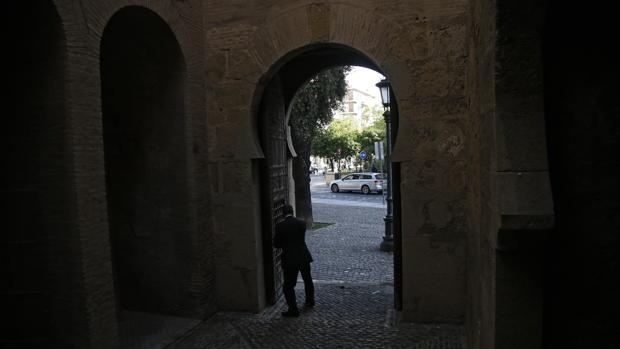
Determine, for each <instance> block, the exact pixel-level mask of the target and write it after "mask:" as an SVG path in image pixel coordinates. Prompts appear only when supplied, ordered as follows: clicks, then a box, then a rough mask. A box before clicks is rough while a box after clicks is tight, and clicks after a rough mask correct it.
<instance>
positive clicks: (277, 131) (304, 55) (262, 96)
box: [254, 44, 402, 308]
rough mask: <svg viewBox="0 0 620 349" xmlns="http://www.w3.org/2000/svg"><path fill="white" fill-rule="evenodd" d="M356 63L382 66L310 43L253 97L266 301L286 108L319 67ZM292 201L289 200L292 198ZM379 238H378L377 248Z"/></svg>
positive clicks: (280, 200)
mask: <svg viewBox="0 0 620 349" xmlns="http://www.w3.org/2000/svg"><path fill="white" fill-rule="evenodd" d="M345 65H347V66H348V65H350V66H361V67H367V68H370V69H372V70H375V71H378V72H381V69H380V68H379V67H378V66H377V65H376V64H375V63H374V62H373V61H372V60H371V59H369V58H368V57H367V56H365V55H364V54H363V53H361V52H359V51H357V50H354V49H352V48H350V47H346V46H343V45H335V44H321V45H312V46H308V47H304V48H301V49H299V50H296V51H294V52H291V53H290V54H288V55H287V56H285V57H284V58H282V59H281V60H280V61H279V62H277V63H276V64H275V65H274V67H273V68H272V70H271V71H270V72H269V73H268V74H267V76H265V77H263V79H262V80H261V83H262V85H261V87H262V90H261V89H259V93H258V95H257V96H256V97H255V101H254V110H255V115H256V122H257V129H258V131H259V139H260V142H261V146H262V149H263V152H264V154H265V159H264V160H262V161H260V163H259V164H258V165H259V166H258V167H260V170H259V171H260V173H261V177H262V180H261V188H262V195H261V207H262V218H263V219H262V222H263V229H262V231H263V237H262V240H263V241H262V244H263V259H264V260H263V264H264V273H265V294H266V299H267V301H268V302H270V303H272V304H273V303H275V302H276V301H277V300H278V298H279V295H280V294H281V285H282V281H283V280H282V273H281V270H280V269H281V266H280V264H279V261H280V256H279V255H278V253H279V250H276V249H274V248H273V245H272V239H273V234H274V233H275V230H274V229H275V224H276V223H277V222H278V221H279V220H280V218H281V216H282V207H283V205H284V204H287V203H291V192H290V191H291V190H292V186H291V184H290V179H291V176H292V170H291V164H290V159H291V156H292V154H291V153H290V152H289V151H288V150H289V149H290V148H289V146H288V141H287V137H288V136H287V122H288V120H287V111H288V110H289V108H290V107H291V105H292V102H293V100H294V96H295V93H296V92H297V91H298V89H299V88H300V87H301V86H302V85H303V84H304V83H306V82H307V81H308V80H310V79H311V78H313V77H314V76H315V75H317V74H318V73H319V72H321V71H323V70H325V69H328V68H332V67H337V66H345ZM392 101H393V104H392V116H393V119H394V122H393V129H394V131H395V132H393V135H392V136H393V137H392V141H394V140H395V139H396V134H397V132H396V131H397V130H398V107H397V105H396V103H395V99H394V98H392ZM392 166H393V173H394V177H393V182H394V185H393V188H394V232H393V233H394V237H395V243H394V245H395V250H394V252H395V253H394V269H395V272H394V284H395V288H394V289H395V304H396V307H397V308H399V307H400V306H401V289H402V286H401V283H402V281H401V280H402V278H401V265H402V264H401V263H402V262H401V241H400V234H399V233H398V232H399V231H400V192H399V185H398V183H399V182H400V168H399V165H398V164H395V163H394V164H392ZM291 204H293V205H294V203H291ZM380 242H381V240H380V237H378V239H377V248H378V246H379V243H380Z"/></svg>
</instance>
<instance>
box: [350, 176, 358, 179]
mask: <svg viewBox="0 0 620 349" xmlns="http://www.w3.org/2000/svg"><path fill="white" fill-rule="evenodd" d="M351 179H360V176H359V175H351Z"/></svg>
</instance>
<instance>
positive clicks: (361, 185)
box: [329, 172, 387, 194]
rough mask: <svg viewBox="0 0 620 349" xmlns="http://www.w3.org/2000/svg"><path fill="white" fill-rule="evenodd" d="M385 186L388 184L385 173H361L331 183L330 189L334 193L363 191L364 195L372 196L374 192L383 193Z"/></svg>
mask: <svg viewBox="0 0 620 349" xmlns="http://www.w3.org/2000/svg"><path fill="white" fill-rule="evenodd" d="M385 184H387V179H386V177H385V175H384V174H383V173H376V172H359V173H351V174H350V175H347V176H345V177H342V178H341V179H337V180H335V181H331V182H330V183H329V188H330V189H331V191H332V192H334V193H337V192H339V191H361V192H362V193H364V194H370V193H372V192H377V193H382V192H383V188H384V186H385Z"/></svg>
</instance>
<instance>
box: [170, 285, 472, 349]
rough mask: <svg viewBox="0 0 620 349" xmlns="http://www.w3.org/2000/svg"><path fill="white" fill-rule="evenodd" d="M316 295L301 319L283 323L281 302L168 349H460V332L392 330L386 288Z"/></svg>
mask: <svg viewBox="0 0 620 349" xmlns="http://www.w3.org/2000/svg"><path fill="white" fill-rule="evenodd" d="M300 286H301V285H298V289H297V291H298V292H297V294H298V302H303V296H302V295H301V293H303V292H299V291H301V287H300ZM316 291H317V298H316V301H317V304H316V306H315V307H314V308H312V309H309V310H308V309H302V313H301V316H300V317H299V318H282V317H281V316H280V312H281V311H283V310H285V309H284V308H285V306H284V305H283V302H280V303H279V304H278V305H276V306H274V307H271V308H269V309H268V310H267V311H265V312H263V313H261V314H244V313H232V312H219V313H217V314H216V315H215V316H213V317H212V318H210V319H209V320H207V321H205V322H203V323H202V324H200V325H199V326H197V327H196V328H194V330H193V331H192V332H191V333H190V334H189V335H188V336H186V337H184V338H182V339H181V340H179V341H177V342H176V343H174V344H173V345H171V346H169V347H168V348H175V349H177V348H179V349H181V348H182V349H198V348H226V349H233V348H243V349H246V348H251V349H254V348H420V349H422V348H424V349H426V348H428V349H440V348H441V349H452V348H454V349H461V348H464V345H463V342H464V333H463V329H462V327H461V326H455V325H419V324H418V325H414V324H399V325H395V324H394V315H393V312H392V311H391V310H390V309H391V306H392V298H393V297H392V287H390V286H385V285H374V286H368V285H364V286H359V285H349V284H344V285H334V284H320V283H319V284H317V285H316Z"/></svg>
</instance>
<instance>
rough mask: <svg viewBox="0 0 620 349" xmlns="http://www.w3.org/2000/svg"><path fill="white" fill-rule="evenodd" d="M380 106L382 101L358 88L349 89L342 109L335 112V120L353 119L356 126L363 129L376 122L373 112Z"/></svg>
mask: <svg viewBox="0 0 620 349" xmlns="http://www.w3.org/2000/svg"><path fill="white" fill-rule="evenodd" d="M380 106H381V101H380V100H379V99H378V98H377V97H376V96H374V95H372V94H370V93H368V92H365V91H362V90H359V89H356V88H348V89H347V93H346V95H345V97H344V101H343V104H342V108H341V109H340V110H336V111H334V120H340V119H346V118H352V119H353V120H354V122H355V125H356V126H357V127H358V128H360V129H363V128H366V127H368V126H370V124H372V123H373V122H374V121H375V120H374V113H372V112H371V111H372V110H374V109H375V108H377V107H380Z"/></svg>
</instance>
